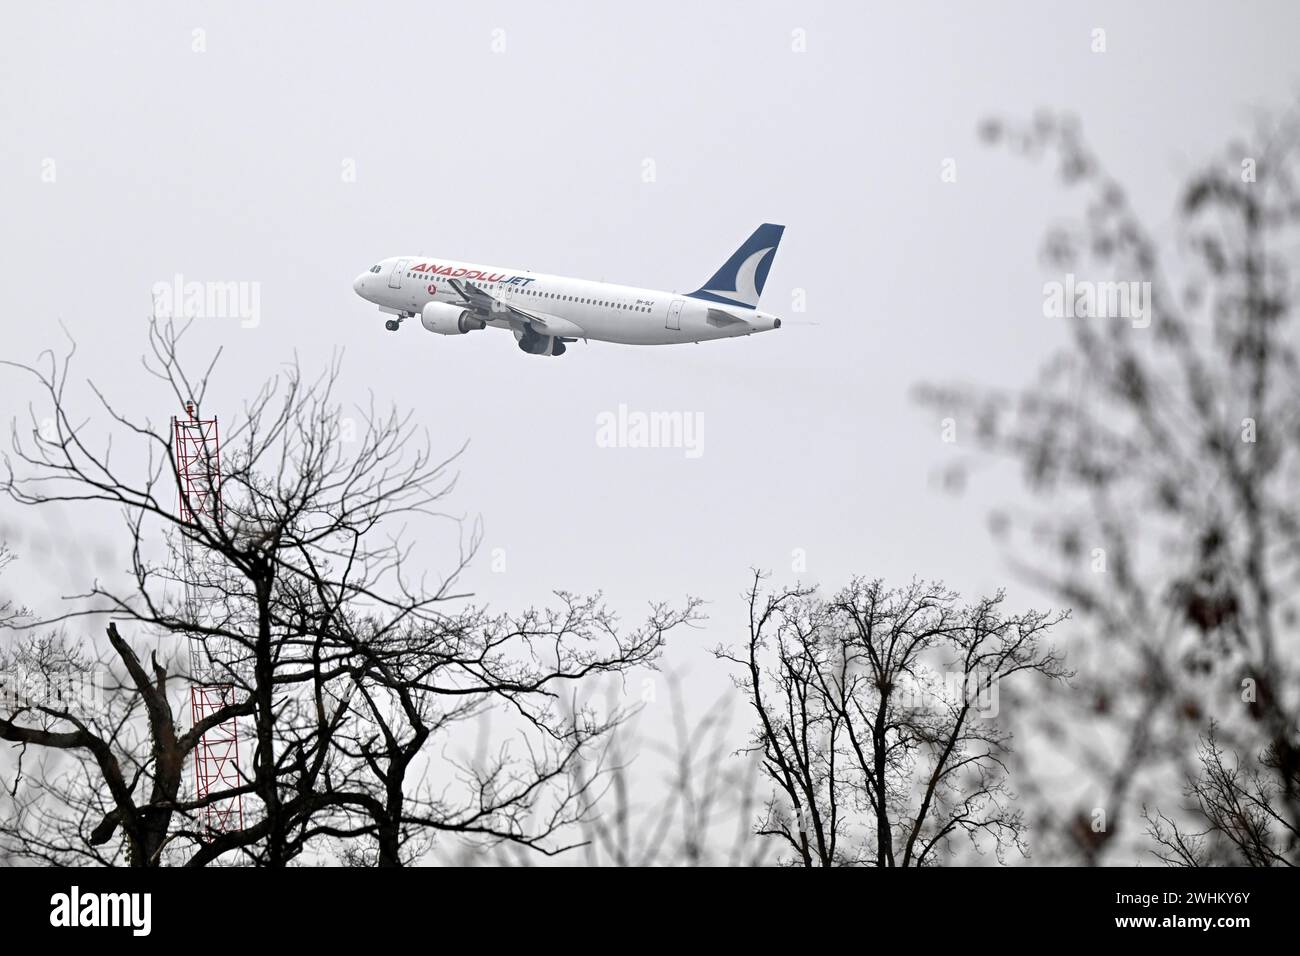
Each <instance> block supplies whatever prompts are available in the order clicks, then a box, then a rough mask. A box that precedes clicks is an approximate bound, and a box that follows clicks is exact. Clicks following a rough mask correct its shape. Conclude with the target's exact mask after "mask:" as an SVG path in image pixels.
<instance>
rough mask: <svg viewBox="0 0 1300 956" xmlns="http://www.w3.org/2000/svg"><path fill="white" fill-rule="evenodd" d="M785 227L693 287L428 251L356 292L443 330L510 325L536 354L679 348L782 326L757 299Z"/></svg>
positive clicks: (400, 259)
mask: <svg viewBox="0 0 1300 956" xmlns="http://www.w3.org/2000/svg"><path fill="white" fill-rule="evenodd" d="M784 231H785V226H777V225H773V224H772V223H764V224H763V225H761V226H759V227H758V228H757V229H755V230H754V233H753V235H751V236H750V237H749V238H748V239H747V240H745V243H744V245H742V246H741V247H740V248H739V249H737V250H736V251H735V253H734V254H733V255H732V256H731V258H730V259H728V260H727V261H726V263H725V264H724V265H723V266H722V268H721V269H719V270H718V271H717V272H716V273H714V274H713V277H712V278H711V279H709V281H708V282H706V283H704V285H703V286H701V287H700V288H699V289H696V290H695V291H694V292H690V293H687V294H685V295H681V294H679V293H676V292H661V291H658V290H655V289H640V288H636V287H634V286H624V285H614V284H613V283H608V282H590V281H587V280H585V279H569V278H565V277H564V276H554V275H545V274H543V273H540V272H529V271H527V270H525V269H504V268H497V267H496V266H481V265H475V264H473V263H469V262H454V261H452V260H449V259H435V258H429V257H427V256H394V257H393V258H390V259H384V260H383V261H382V262H379V263H377V264H376V265H373V266H371V267H370V268H369V269H368V270H366V271H365V272H363V273H361V275H359V276H357V278H356V280H355V281H353V283H352V288H353V290H355V292H356V293H357V295H359V296H361V298H363V299H365V300H366V301H367V302H372V303H374V304H375V305H377V306H379V311H380V312H383V313H385V314H386V315H390V316H393V317H392V318H390V319H388V320H387V321H386V322H385V323H384V327H385V328H387V329H388V330H389V331H390V332H396V331H397V330H398V329H399V328H401V325H402V322H404V321H405V320H406V319H413V318H415V317H416V316H419V317H420V324H421V325H423V326H424V327H425V328H426V329H428V330H429V331H430V332H436V333H438V334H439V335H464V334H466V333H468V332H477V331H480V330H482V329H485V328H494V329H509V330H511V331H512V332H514V334H515V339H516V340H517V341H518V344H519V348H520V349H522V350H523V351H524V352H526V353H528V354H529V355H563V354H564V352H565V347H566V346H567V345H571V344H572V343H574V342H576V341H578V340H579V339H582V340H583V341H588V340H592V341H597V342H616V343H619V344H624V345H671V344H676V343H682V342H704V341H707V340H710V339H727V338H735V337H736V336H740V335H752V334H753V333H755V332H767V331H769V330H771V329H779V328H780V327H781V320H780V319H779V318H777V317H776V316H775V315H769V314H768V313H766V312H760V311H759V309H758V299H759V296H760V295H762V293H763V286H764V285H765V284H766V283H767V273H768V270H769V269H771V267H772V260H773V259H775V258H776V247H777V246H778V245H779V244H780V242H781V234H782V233H783V232H784Z"/></svg>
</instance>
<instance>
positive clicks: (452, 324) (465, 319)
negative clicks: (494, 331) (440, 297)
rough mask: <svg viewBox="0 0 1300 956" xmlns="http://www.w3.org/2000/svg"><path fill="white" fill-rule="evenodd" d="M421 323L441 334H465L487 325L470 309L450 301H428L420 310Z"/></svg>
mask: <svg viewBox="0 0 1300 956" xmlns="http://www.w3.org/2000/svg"><path fill="white" fill-rule="evenodd" d="M420 324H421V325H423V326H424V327H425V328H426V329H428V330H429V331H430V332H437V333H438V334H439V335H464V334H465V333H466V332H474V331H476V330H478V329H482V328H486V327H487V323H486V322H484V321H483V320H482V319H480V318H478V317H477V316H475V315H474V313H473V312H471V311H469V309H462V308H461V307H460V306H458V305H451V304H450V303H448V302H429V303H427V304H426V305H425V307H424V308H423V309H422V310H421V311H420Z"/></svg>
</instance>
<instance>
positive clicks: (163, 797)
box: [0, 324, 696, 866]
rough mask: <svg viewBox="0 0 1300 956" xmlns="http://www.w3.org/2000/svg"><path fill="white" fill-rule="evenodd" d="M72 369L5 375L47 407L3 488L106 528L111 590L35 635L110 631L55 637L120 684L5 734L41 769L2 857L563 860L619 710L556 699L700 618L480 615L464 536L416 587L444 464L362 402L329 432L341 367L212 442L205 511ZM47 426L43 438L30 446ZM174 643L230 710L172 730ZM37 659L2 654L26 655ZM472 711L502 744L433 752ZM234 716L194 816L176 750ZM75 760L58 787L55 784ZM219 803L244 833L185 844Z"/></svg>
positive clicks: (19, 646)
mask: <svg viewBox="0 0 1300 956" xmlns="http://www.w3.org/2000/svg"><path fill="white" fill-rule="evenodd" d="M150 341H151V354H150V356H149V358H148V359H147V361H146V363H145V368H146V369H147V370H148V371H149V372H150V373H151V374H152V375H153V376H154V377H155V379H156V380H157V381H158V382H160V383H161V384H162V386H163V393H164V395H166V396H168V397H169V398H170V399H171V400H172V401H173V402H174V403H175V407H176V408H177V409H178V410H179V409H180V408H181V407H182V406H183V404H184V403H185V402H187V401H191V400H193V401H197V402H199V403H203V402H204V400H205V397H206V393H207V388H208V381H209V378H210V376H211V374H212V371H213V367H214V364H215V359H214V360H213V363H212V364H209V365H208V366H207V367H206V368H205V370H204V372H203V374H202V375H200V376H198V377H192V376H191V375H189V374H188V373H187V372H186V369H185V366H184V364H183V362H182V360H181V356H180V351H179V343H180V336H179V333H178V332H177V331H176V330H175V329H174V327H172V326H170V325H161V324H154V325H152V326H151V339H150ZM71 358H72V353H71V352H70V353H69V354H68V355H67V356H65V357H64V358H63V359H56V358H55V357H54V356H52V355H48V354H47V355H46V356H45V358H44V360H43V362H42V363H41V365H39V366H38V367H23V366H19V368H20V369H21V370H23V371H25V372H27V373H28V374H30V375H31V376H33V377H34V380H35V381H36V383H37V384H38V386H39V388H40V389H41V390H42V391H43V392H44V398H45V403H46V406H47V407H46V409H45V410H44V413H43V414H38V413H37V411H36V410H35V409H33V410H32V412H31V425H32V427H31V428H30V431H29V432H28V433H27V434H23V433H22V432H20V431H19V430H18V428H17V427H16V426H15V430H14V435H13V449H14V450H13V454H12V455H11V456H6V470H7V474H6V478H5V481H4V483H3V490H4V491H5V492H6V493H7V494H8V495H9V496H10V498H11V499H12V500H13V501H15V502H17V503H19V504H23V505H30V506H36V507H43V506H47V505H49V504H51V503H54V502H62V503H69V504H74V505H76V506H100V507H103V506H108V507H112V508H114V509H116V510H117V511H119V512H120V513H121V514H122V515H123V516H124V519H125V525H126V534H127V535H128V536H129V540H130V543H131V548H130V553H131V556H132V559H131V567H130V573H129V578H128V582H127V583H126V584H125V585H121V584H119V583H118V582H117V581H116V580H114V579H109V580H101V581H96V582H95V583H94V584H93V586H92V587H91V588H90V589H89V590H88V591H87V592H86V593H84V594H81V595H78V596H76V597H75V598H74V599H73V600H71V601H69V603H68V605H67V606H66V608H65V609H64V610H61V611H59V612H57V613H54V614H47V615H44V616H43V617H40V618H38V619H36V620H34V621H32V622H30V628H33V629H36V630H31V631H29V633H42V632H44V633H45V634H46V636H47V637H48V635H49V632H50V630H51V629H53V628H55V627H66V626H69V625H71V624H75V622H78V621H83V620H92V621H93V620H100V619H102V618H103V617H110V618H111V619H112V621H113V623H110V624H109V626H108V628H107V638H108V646H107V647H104V646H95V645H93V644H89V643H77V642H73V645H74V648H75V649H74V651H73V653H75V655H76V660H77V661H78V662H79V665H84V666H92V667H99V668H102V669H105V670H108V671H110V672H112V673H115V674H117V673H121V674H122V677H121V679H118V680H115V681H113V682H112V684H111V686H110V691H111V693H109V694H108V700H107V702H106V703H105V704H104V705H103V706H102V708H101V709H100V710H99V711H98V712H96V713H94V714H93V715H91V716H90V718H89V719H88V718H87V717H86V716H84V715H80V714H78V713H76V712H73V711H71V710H69V709H67V708H63V707H59V706H51V704H50V702H48V701H39V702H28V701H24V702H22V703H21V704H20V706H18V707H17V708H15V709H14V710H12V711H11V712H10V713H7V714H4V715H3V720H0V739H5V740H10V741H13V742H15V743H16V744H18V745H19V746H20V747H23V748H27V749H33V748H35V749H38V750H39V751H40V752H41V757H42V759H41V760H39V761H38V762H37V763H38V764H39V769H36V768H33V769H31V770H28V771H26V772H24V773H22V774H21V775H20V776H19V777H17V778H16V779H15V780H14V781H13V782H12V786H10V787H7V788H6V789H7V791H8V792H9V800H10V801H11V802H12V803H13V804H14V806H15V808H16V809H18V810H21V812H19V813H17V814H16V815H15V818H14V819H15V821H16V822H15V823H13V824H12V825H9V824H8V823H6V824H5V825H3V826H0V837H3V839H4V840H5V841H6V844H7V846H8V847H9V849H10V852H12V853H14V854H15V855H18V856H22V855H30V856H33V857H36V858H40V859H45V860H49V861H54V862H74V861H79V860H80V861H85V860H93V861H95V862H101V863H113V862H121V861H123V860H125V861H127V862H130V863H132V864H135V865H159V864H161V863H164V862H169V861H171V862H183V863H186V864H189V865H203V864H207V863H211V862H213V861H215V860H217V859H219V858H223V857H224V858H226V859H243V860H245V861H248V862H252V863H256V864H262V865H270V866H279V865H284V864H285V863H287V862H289V861H290V860H293V859H295V858H298V857H302V856H303V855H304V854H307V855H308V856H310V855H311V854H313V853H328V852H335V851H337V852H341V853H343V854H344V856H345V858H347V859H349V860H352V861H366V862H377V863H382V864H387V865H395V864H398V863H401V862H405V861H407V860H409V859H410V858H411V856H412V855H413V854H414V853H416V852H418V851H419V850H420V849H421V848H423V847H424V846H427V844H428V842H429V841H431V840H433V839H436V838H437V836H438V835H439V834H442V833H457V834H464V835H470V836H472V837H475V838H478V839H482V840H487V841H514V842H518V843H521V844H524V845H527V846H531V847H535V848H538V849H542V850H544V851H547V852H554V851H556V850H557V849H559V848H562V847H563V846H565V845H567V844H566V843H565V837H564V832H565V830H566V828H567V827H568V826H569V824H571V823H574V822H575V821H576V820H577V818H578V817H579V816H580V815H581V813H582V810H583V807H584V803H583V800H582V796H583V795H582V793H581V792H580V791H575V790H574V789H573V788H572V787H571V784H570V781H571V777H570V775H569V772H568V771H569V769H570V767H571V766H572V764H573V762H574V761H575V760H577V759H578V758H579V756H580V755H581V754H582V753H583V752H584V749H585V748H586V747H588V746H589V745H594V744H595V743H597V742H598V741H599V740H600V738H602V737H603V736H604V735H605V734H607V733H608V732H609V731H610V730H611V729H612V727H613V726H615V725H616V724H617V723H618V721H619V719H620V715H619V714H613V715H610V716H609V717H607V718H606V719H605V720H603V721H600V722H596V721H593V720H590V719H587V718H586V717H585V716H582V715H579V716H578V717H576V718H574V717H573V716H572V715H570V714H568V713H567V711H566V710H565V709H564V707H562V706H561V704H562V702H563V701H564V700H565V698H566V696H567V695H570V694H573V693H574V692H575V690H576V688H578V687H579V686H581V684H582V682H584V681H586V680H588V679H589V678H592V677H594V676H598V675H602V674H618V673H622V672H624V671H626V670H627V669H629V668H633V667H643V666H654V664H655V661H656V659H657V657H658V654H659V652H660V650H661V648H662V646H663V642H664V639H665V634H666V633H667V631H668V630H670V629H672V628H674V627H676V626H678V625H680V624H682V623H685V622H688V621H690V620H692V619H693V618H694V617H695V613H696V612H695V607H696V604H695V602H692V601H688V602H687V603H686V605H685V607H684V608H682V609H679V610H671V609H669V608H667V607H664V606H660V605H655V606H653V607H652V609H651V612H650V616H649V618H648V620H647V622H646V623H645V625H644V626H641V627H638V628H635V629H628V628H625V627H623V626H622V625H621V624H620V622H619V621H618V619H617V618H616V617H615V615H614V614H613V613H612V612H610V611H609V610H608V608H607V607H606V606H605V605H604V604H603V602H602V601H601V600H600V598H599V596H596V597H590V598H583V597H578V596H574V595H569V594H564V593H561V594H559V595H558V605H557V606H556V607H554V608H551V609H541V610H531V611H527V612H524V613H522V614H518V615H501V614H493V613H489V612H488V611H487V610H486V609H483V608H478V607H473V606H470V605H468V604H466V603H465V601H464V598H465V597H466V596H465V595H460V594H457V593H455V590H454V587H455V580H456V577H457V575H458V574H459V572H460V571H461V570H462V569H463V567H464V566H465V564H466V562H467V561H468V560H469V558H470V557H471V556H472V554H473V551H474V547H475V544H476V540H477V538H476V535H473V534H472V535H471V537H470V539H469V540H468V541H466V540H465V539H464V536H463V532H461V533H459V534H458V537H459V538H460V540H461V547H460V550H459V553H458V555H457V557H456V560H455V561H454V562H453V566H452V567H451V568H450V569H448V570H447V571H445V572H444V573H443V575H442V576H441V577H438V578H437V579H436V580H435V581H433V582H430V581H429V577H430V575H428V574H427V573H426V574H421V575H419V576H418V578H417V577H416V576H414V575H413V573H412V571H411V568H412V563H413V562H412V561H411V546H410V544H408V543H407V540H406V538H405V537H404V533H405V532H406V530H407V525H408V523H412V522H414V523H416V524H417V526H420V527H427V523H428V522H429V521H434V520H440V519H447V518H448V516H447V515H445V514H443V513H442V512H441V511H440V510H439V503H440V502H441V501H442V499H443V498H444V497H445V496H446V495H447V494H448V493H449V492H450V490H451V488H452V485H453V478H452V476H451V475H450V473H449V468H450V465H451V464H452V462H453V460H454V457H455V456H452V457H451V458H446V459H436V458H434V457H433V456H432V455H431V454H430V451H429V446H428V442H427V439H425V438H424V437H423V436H422V434H421V433H420V432H419V431H417V430H416V429H415V428H414V427H413V425H412V423H411V420H410V416H409V415H405V416H404V415H399V414H398V413H396V412H395V411H392V412H387V413H379V412H377V411H376V410H375V409H374V407H373V405H372V406H371V407H369V408H360V409H356V410H355V412H354V413H353V416H354V417H352V418H351V419H348V418H346V417H345V415H344V412H343V410H342V409H341V408H340V407H339V406H338V405H337V404H336V403H335V402H334V401H333V397H332V395H333V387H334V384H335V381H336V377H337V374H338V367H337V363H336V364H335V365H334V366H332V367H331V368H330V369H329V370H328V371H327V372H326V373H325V374H324V375H323V376H321V377H320V378H319V379H317V380H315V381H308V380H306V379H304V378H303V377H302V375H301V374H300V372H299V370H298V369H297V367H296V366H291V367H289V368H288V369H287V370H286V371H284V372H283V373H282V374H281V375H279V376H277V377H276V378H275V379H273V380H272V381H270V382H268V384H267V385H266V386H265V387H264V388H263V389H262V390H261V391H260V392H259V393H258V394H257V395H255V396H254V397H253V398H252V399H250V400H249V401H248V402H246V403H245V406H244V409H243V414H242V415H241V416H240V418H239V419H238V420H237V421H236V422H235V424H234V426H233V427H232V428H229V429H228V430H227V432H226V434H225V435H224V436H223V438H224V445H223V449H222V459H221V462H220V469H218V468H217V467H216V465H215V462H213V463H212V464H211V465H210V466H209V467H207V469H206V470H205V472H204V474H203V475H202V476H201V483H202V484H204V485H205V486H206V487H204V488H203V489H201V491H203V492H204V493H203V494H200V495H199V496H198V497H199V499H200V500H202V501H205V502H208V504H207V505H206V506H205V507H199V508H195V509H191V511H190V512H188V513H186V514H185V515H180V514H178V513H177V511H176V509H175V508H174V505H173V502H174V501H175V495H176V487H177V482H178V478H179V475H178V474H177V469H176V465H175V455H174V451H175V449H174V448H173V446H172V440H173V438H172V429H171V428H170V427H169V423H167V424H164V425H162V426H157V425H154V424H153V423H152V422H151V421H149V420H148V419H146V420H143V421H141V420H134V419H132V418H130V417H128V416H127V415H125V414H122V413H120V412H119V411H118V410H117V409H116V408H115V407H114V406H113V405H112V404H111V403H110V401H109V400H108V398H107V397H106V396H105V395H104V394H103V393H102V392H100V391H99V390H98V389H95V388H94V386H93V385H92V386H91V388H92V390H93V392H94V395H95V397H96V399H97V400H98V406H99V411H100V413H101V414H102V415H103V416H105V417H106V419H107V425H102V424H93V423H92V421H91V420H90V419H85V418H83V417H81V415H80V414H79V413H78V412H76V411H75V410H74V408H73V404H74V402H73V400H72V398H71V396H70V395H69V394H68V381H69V367H70V363H71ZM42 418H44V419H46V420H48V421H49V422H52V423H53V425H52V427H49V426H47V427H46V428H45V429H41V428H39V427H37V422H38V421H40V420H41V419H42ZM115 432H116V434H115ZM353 432H355V435H353V434H351V433H353ZM123 436H125V438H126V444H127V447H128V450H129V453H130V454H129V457H127V458H124V457H123V443H122V438H123ZM114 438H117V443H116V445H115V444H114ZM205 460H208V459H206V458H205ZM218 503H219V504H218ZM421 522H423V524H421ZM454 527H457V528H459V523H458V522H457V523H456V524H455V525H454ZM182 553H184V554H187V557H188V560H185V561H180V560H178V558H177V556H178V555H179V554H182ZM127 625H130V626H131V628H132V629H133V630H135V631H136V632H138V633H137V634H135V635H134V642H135V643H139V642H140V641H142V640H145V639H150V638H152V639H157V638H158V637H160V636H161V637H162V638H164V640H163V641H162V642H161V645H162V646H161V653H160V654H155V655H153V656H152V657H151V662H150V666H149V667H148V668H146V667H145V666H144V665H143V664H142V662H141V658H140V655H139V652H138V651H137V650H136V649H135V648H134V647H133V646H132V643H133V642H132V640H130V639H128V637H127V636H126V635H123V634H122V633H121V632H120V631H119V626H121V627H122V628H126V627H127ZM168 637H170V638H171V640H165V638H168ZM182 638H196V639H197V641H198V646H199V648H200V649H201V652H200V654H199V664H200V669H201V670H204V671H211V672H215V673H216V674H217V675H218V676H219V679H220V681H221V683H223V684H226V685H228V686H229V687H230V688H231V693H230V695H229V699H228V703H227V704H226V706H225V707H224V708H222V709H221V710H220V711H219V712H218V713H216V714H214V715H212V716H211V717H209V718H208V720H207V721H205V723H204V724H203V725H199V726H194V727H189V728H185V727H183V726H181V722H180V721H178V720H177V718H176V716H175V715H176V707H177V703H178V701H177V700H176V698H175V695H174V694H173V688H175V689H177V690H183V689H184V688H185V687H186V686H187V683H188V681H190V680H196V679H199V675H198V674H195V673H189V674H184V675H182V676H183V680H182V681H181V682H180V687H179V688H178V687H177V683H178V682H177V681H175V680H174V679H173V678H172V672H173V671H174V670H175V669H176V664H175V662H176V661H177V660H179V659H180V658H181V655H179V654H177V653H176V651H177V650H178V646H177V645H178V644H180V643H183V641H181V640H180V639H182ZM44 639H45V638H40V637H28V638H23V639H13V640H12V641H11V643H10V646H11V648H13V653H15V654H28V656H29V657H30V656H31V651H32V650H33V649H38V647H39V642H40V641H41V640H44ZM66 646H67V645H63V644H60V645H57V647H66ZM49 647H50V648H54V649H57V648H56V645H49ZM59 653H62V651H59ZM489 710H498V711H500V712H501V713H502V714H504V715H506V717H505V719H506V722H507V724H508V729H507V731H506V733H505V735H504V738H503V739H502V740H500V741H499V743H498V747H497V750H496V752H495V755H494V756H493V757H492V758H491V759H490V760H488V761H487V762H486V764H483V765H477V766H473V767H471V766H468V765H465V764H462V763H458V762H457V761H456V759H455V758H454V757H448V756H447V753H448V750H449V748H450V747H451V744H450V741H449V739H448V738H449V736H450V735H451V733H452V731H453V730H454V729H455V728H457V727H458V726H461V725H462V724H463V723H464V722H465V721H466V720H468V719H469V718H471V717H475V716H477V715H480V714H482V713H484V712H486V711H489ZM231 718H244V723H243V726H244V727H245V729H248V727H249V725H251V731H252V734H251V737H252V740H251V756H252V759H251V766H249V765H245V766H244V767H242V768H241V769H242V770H243V771H244V779H243V780H242V781H240V783H239V785H238V786H235V787H233V788H225V789H221V790H218V791H217V792H214V793H211V794H210V795H209V796H207V797H206V798H205V799H203V800H197V799H187V797H186V789H185V788H184V787H183V782H182V776H183V768H184V766H185V763H186V759H187V756H188V755H189V754H190V753H191V752H192V750H193V748H194V746H195V744H196V742H197V741H198V739H199V737H200V736H201V735H202V733H203V731H204V730H205V729H206V728H207V727H208V726H212V725H215V724H219V723H222V722H224V721H225V720H228V719H231ZM438 742H440V743H441V744H442V745H443V747H444V751H443V754H444V756H443V758H442V759H439V758H438V757H437V756H436V755H435V754H434V753H433V746H434V744H435V743H438ZM65 758H70V760H69V759H65ZM70 762H71V763H75V765H76V767H77V772H76V773H73V774H68V773H65V772H64V771H65V770H66V769H67V767H68V766H69V765H70ZM236 794H239V795H242V797H243V798H244V800H245V803H246V810H247V812H246V813H245V815H244V820H243V822H242V825H236V826H228V827H226V828H224V829H222V830H219V831H214V830H211V829H209V828H208V827H206V826H204V825H202V822H201V816H200V811H201V810H202V809H203V808H204V807H205V806H208V805H212V804H215V803H219V802H223V801H229V800H230V799H231V798H232V797H233V796H235V795H236ZM227 854H231V856H226V855H227Z"/></svg>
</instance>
